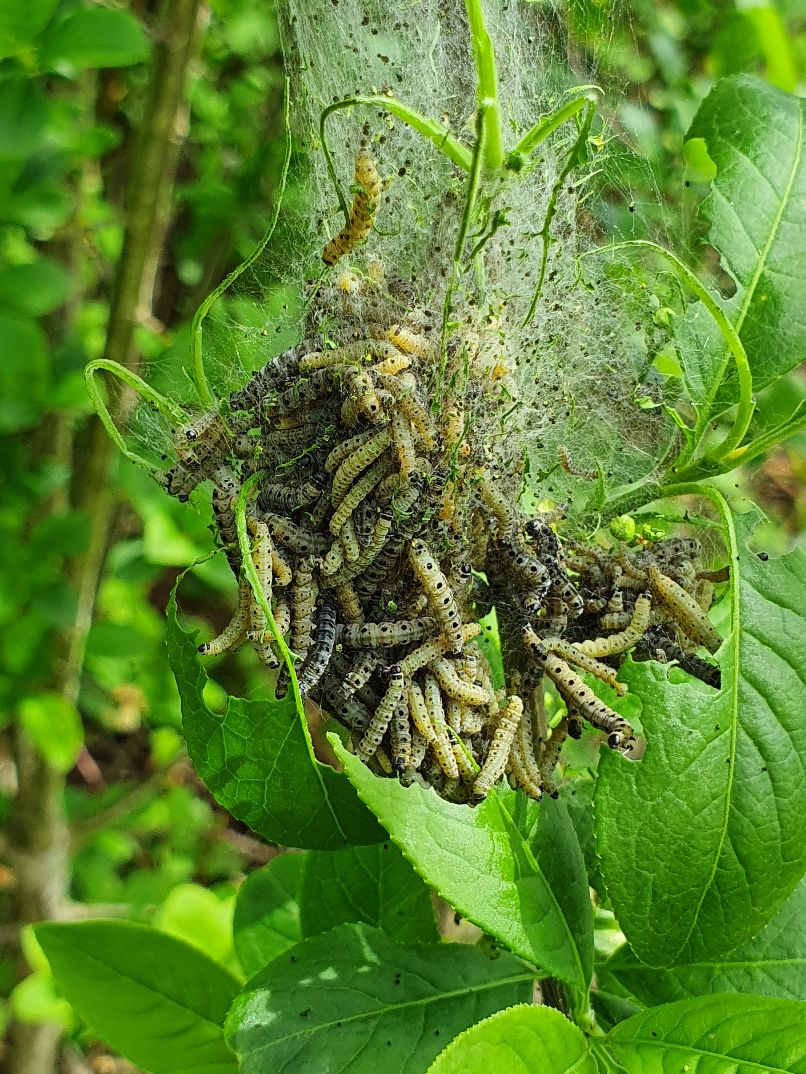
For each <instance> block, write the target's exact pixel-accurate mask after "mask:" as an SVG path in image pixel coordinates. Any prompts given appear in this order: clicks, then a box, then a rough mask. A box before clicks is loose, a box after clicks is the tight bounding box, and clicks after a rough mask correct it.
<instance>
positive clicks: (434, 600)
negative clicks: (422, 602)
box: [409, 538, 464, 653]
mask: <svg viewBox="0 0 806 1074" xmlns="http://www.w3.org/2000/svg"><path fill="white" fill-rule="evenodd" d="M409 562H410V564H411V567H412V570H413V571H414V573H415V575H416V576H417V579H418V581H419V582H420V585H421V586H422V587H423V589H424V590H425V594H426V596H427V597H428V602H429V604H430V605H431V608H432V609H433V612H434V615H435V616H436V618H437V619H438V620H439V622H440V625H441V626H442V630H443V634H444V637H445V639H446V641H447V643H448V645H449V647H450V651H451V652H453V653H460V652H461V651H462V646H463V644H464V641H463V635H462V617H461V616H460V614H459V610H458V608H457V607H456V600H455V598H454V595H453V592H452V590H451V587H450V586H449V585H448V580H447V578H446V577H445V575H444V574H443V573H442V571H441V570H440V568H439V564H438V563H437V561H436V559H435V558H434V555H433V553H432V552H431V551H430V549H429V548H428V545H427V544H426V543H425V541H422V540H420V539H419V538H417V539H416V540H414V541H412V542H411V544H410V545H409Z"/></svg>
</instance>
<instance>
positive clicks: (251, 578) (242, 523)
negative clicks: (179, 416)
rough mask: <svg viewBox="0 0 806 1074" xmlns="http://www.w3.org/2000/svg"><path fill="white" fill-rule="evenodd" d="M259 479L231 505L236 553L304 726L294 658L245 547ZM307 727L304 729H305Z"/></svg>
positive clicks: (247, 483) (254, 476) (245, 487)
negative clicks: (248, 512) (250, 507)
mask: <svg viewBox="0 0 806 1074" xmlns="http://www.w3.org/2000/svg"><path fill="white" fill-rule="evenodd" d="M261 476H262V475H261V474H260V473H257V474H252V476H251V477H250V478H248V479H247V480H246V481H245V482H244V483H243V486H242V488H241V491H240V493H239V494H238V499H237V502H236V504H235V528H236V532H237V534H238V550H239V552H240V553H241V567H242V570H243V572H244V575H245V576H246V580H247V581H248V582H249V586H250V588H251V590H252V593H253V594H254V597H255V600H256V601H257V602H258V604H259V605H260V607H261V609H262V611H263V614H264V615H265V616H266V622H267V624H268V627H269V630H270V631H271V634H272V637H273V638H274V640H275V642H276V643H277V648H278V649H279V650H280V654H281V656H282V658H283V660H284V662H285V666H286V667H287V668H288V674H289V676H290V678H291V689H292V690H293V692H294V701H295V704H296V708H297V713H298V714H299V717H300V719H301V720H302V721H303V722H305V710H304V708H303V705H302V698H301V696H300V692H299V683H298V681H297V675H296V672H295V671H294V654H293V653H292V652H291V650H290V649H289V648H288V646H287V645H286V643H285V639H284V638H283V635H282V634H281V633H280V631H279V630H278V628H277V623H276V622H275V619H274V614H273V612H272V610H271V605H270V604H269V602H268V600H267V599H266V594H265V593H264V592H263V586H262V585H261V584H260V579H259V578H258V576H257V570H256V569H255V564H254V563H253V561H252V549H251V547H250V544H249V532H248V530H247V526H246V506H247V504H248V503H249V500H250V498H251V495H252V490H253V489H254V488H255V486H256V485H257V482H258V480H259V479H260V477H261ZM306 726H307V725H306Z"/></svg>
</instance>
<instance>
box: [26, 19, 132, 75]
mask: <svg viewBox="0 0 806 1074" xmlns="http://www.w3.org/2000/svg"><path fill="white" fill-rule="evenodd" d="M149 51H150V47H149V43H148V38H147V37H146V35H145V33H144V31H143V28H142V26H141V25H140V23H139V22H138V21H137V19H135V18H133V17H132V16H131V15H129V14H128V13H127V12H125V11H113V10H110V9H109V8H103V7H92V8H83V9H81V10H79V11H76V12H74V13H73V14H72V15H68V16H67V18H66V19H62V21H61V22H57V23H54V24H53V25H51V26H50V27H49V29H48V31H47V33H46V34H45V35H44V37H43V38H42V42H41V46H40V59H41V62H42V66H43V67H45V68H47V69H48V70H51V71H52V70H55V69H57V68H60V67H64V66H65V65H66V66H69V67H73V68H79V69H81V68H85V67H129V66H130V65H131V64H133V63H140V62H142V61H143V60H145V59H146V58H147V56H148V54H149Z"/></svg>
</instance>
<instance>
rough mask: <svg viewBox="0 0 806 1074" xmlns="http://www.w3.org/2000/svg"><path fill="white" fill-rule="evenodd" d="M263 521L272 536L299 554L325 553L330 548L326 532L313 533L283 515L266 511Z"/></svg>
mask: <svg viewBox="0 0 806 1074" xmlns="http://www.w3.org/2000/svg"><path fill="white" fill-rule="evenodd" d="M263 521H264V522H265V523H266V525H267V526H268V527H269V532H270V533H271V535H272V537H275V538H277V539H278V540H279V541H281V542H282V543H283V544H284V545H285V546H286V548H289V549H290V550H291V551H292V552H295V553H296V554H297V555H299V556H314V555H323V554H324V553H326V552H327V551H328V549H329V548H330V540H329V539H328V538H327V537H326V536H325V535H324V534H321V533H311V532H310V531H309V530H306V529H303V528H302V527H301V526H297V525H296V523H294V522H292V521H291V520H290V519H288V518H284V517H283V516H282V515H275V514H271V513H266V514H264V515H263Z"/></svg>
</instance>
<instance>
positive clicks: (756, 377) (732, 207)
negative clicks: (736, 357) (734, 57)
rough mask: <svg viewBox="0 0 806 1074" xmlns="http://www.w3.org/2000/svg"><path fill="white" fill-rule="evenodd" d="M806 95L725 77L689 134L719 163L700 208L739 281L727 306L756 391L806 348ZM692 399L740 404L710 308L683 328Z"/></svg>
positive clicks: (720, 405)
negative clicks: (805, 254)
mask: <svg viewBox="0 0 806 1074" xmlns="http://www.w3.org/2000/svg"><path fill="white" fill-rule="evenodd" d="M804 118H806V102H804V101H803V100H802V99H800V98H798V97H795V96H792V95H790V94H787V93H783V92H782V91H781V90H778V89H775V88H774V87H773V86H770V85H769V84H768V83H767V82H762V81H760V80H759V79H756V78H752V77H750V76H748V75H740V76H735V77H732V78H725V79H721V80H720V81H719V82H717V84H716V85H715V86H714V88H713V89H712V90H711V92H710V93H709V94H708V96H707V97H706V99H705V101H704V102H703V103H702V105H701V107H700V110H699V112H698V113H697V115H696V116H695V118H694V122H693V123H692V125H691V128H690V129H689V132H688V136H689V138H697V139H702V141H703V142H704V144H705V147H706V149H707V152H708V156H709V157H710V158H711V160H712V161H713V162H714V164H715V165H716V169H717V172H716V177H715V178H714V180H713V183H712V185H711V192H710V194H709V195H708V196H707V197H706V199H705V201H704V202H703V205H702V209H701V212H702V214H703V216H704V217H705V219H706V220H707V222H708V225H709V232H708V238H709V241H710V242H711V244H712V245H713V246H714V247H715V248H716V249H717V250H718V251H719V254H720V256H721V259H722V266H723V268H724V269H725V270H726V271H727V272H728V273H730V275H731V276H732V278H733V280H734V281H735V283H736V293H735V295H734V296H733V297H732V298H731V299H730V301H729V302H728V303H727V304H726V305H725V312H726V313H727V315H728V318H729V320H730V321H731V322H732V324H733V325H734V327H735V328H736V330H737V332H738V333H739V336H740V338H741V341H742V343H743V344H744V347H745V350H746V351H747V356H748V359H749V362H750V367H751V369H752V373H753V385H754V388H755V390H756V391H758V390H759V389H760V388H763V387H765V386H766V385H767V384H771V383H772V382H773V381H774V380H776V379H777V378H778V377H780V376H782V375H783V374H784V373H785V372H786V371H787V370H789V369H792V368H793V367H794V366H795V365H797V364H798V363H799V362H801V361H802V360H803V356H804V353H806V309H805V308H804V302H803V294H804V289H805V288H806V267H804V263H803V258H802V256H801V254H802V251H803V249H804V246H805V245H806V153H804ZM676 334H677V338H678V343H679V344H680V347H681V354H682V360H683V366H684V369H685V374H686V380H687V383H688V386H689V390H690V392H691V393H692V398H693V399H694V400H695V401H696V402H699V403H702V404H703V405H704V408H705V409H706V410H707V411H710V410H711V409H712V407H714V406H716V407H717V409H718V410H722V409H724V408H725V407H726V406H729V405H730V404H731V403H732V402H735V385H734V383H733V381H732V380H728V381H727V382H726V384H725V386H724V388H723V389H722V390H721V391H719V395H718V397H715V393H716V392H717V389H718V388H719V382H720V380H721V376H720V375H719V371H720V370H721V369H723V368H724V367H725V365H726V363H727V362H728V361H729V352H728V350H727V347H726V345H725V341H724V340H723V339H722V337H721V336H720V334H719V332H718V330H717V329H716V328H715V326H714V324H713V321H712V319H711V317H710V316H709V314H708V313H707V311H706V310H705V309H704V308H703V307H702V306H701V305H699V304H698V305H695V306H692V307H691V308H690V309H689V311H688V313H687V315H686V316H685V318H683V319H682V321H680V322H679V323H678V324H677V326H676Z"/></svg>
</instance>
